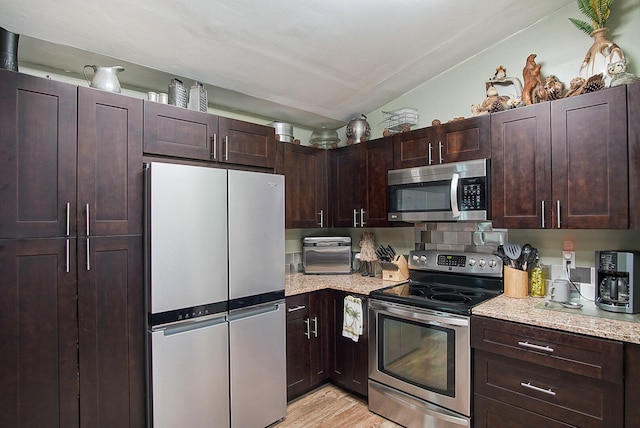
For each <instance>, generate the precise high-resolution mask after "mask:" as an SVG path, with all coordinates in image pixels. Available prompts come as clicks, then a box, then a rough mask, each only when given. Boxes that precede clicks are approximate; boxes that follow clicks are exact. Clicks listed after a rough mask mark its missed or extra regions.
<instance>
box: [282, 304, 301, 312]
mask: <svg viewBox="0 0 640 428" xmlns="http://www.w3.org/2000/svg"><path fill="white" fill-rule="evenodd" d="M304 308H306V306H305V305H298V306H296V307H295V308H287V312H295V311H301V310H303V309H304Z"/></svg>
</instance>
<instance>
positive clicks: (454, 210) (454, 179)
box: [451, 172, 460, 219]
mask: <svg viewBox="0 0 640 428" xmlns="http://www.w3.org/2000/svg"><path fill="white" fill-rule="evenodd" d="M459 179H460V174H458V173H457V172H454V173H453V174H452V176H451V214H452V215H453V217H454V218H456V219H457V218H458V217H460V210H459V209H458V180H459Z"/></svg>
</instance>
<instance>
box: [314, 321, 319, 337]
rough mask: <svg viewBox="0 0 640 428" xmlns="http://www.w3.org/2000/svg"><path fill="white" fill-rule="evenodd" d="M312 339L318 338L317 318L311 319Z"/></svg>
mask: <svg viewBox="0 0 640 428" xmlns="http://www.w3.org/2000/svg"><path fill="white" fill-rule="evenodd" d="M313 337H318V317H313Z"/></svg>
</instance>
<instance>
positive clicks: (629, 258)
mask: <svg viewBox="0 0 640 428" xmlns="http://www.w3.org/2000/svg"><path fill="white" fill-rule="evenodd" d="M596 268H597V269H598V274H597V281H598V282H597V283H596V284H597V287H596V304H597V305H598V307H599V308H600V309H603V310H605V311H611V312H622V313H627V314H635V313H638V312H640V252H639V251H596Z"/></svg>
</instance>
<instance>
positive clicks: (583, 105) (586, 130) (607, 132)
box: [551, 86, 629, 229]
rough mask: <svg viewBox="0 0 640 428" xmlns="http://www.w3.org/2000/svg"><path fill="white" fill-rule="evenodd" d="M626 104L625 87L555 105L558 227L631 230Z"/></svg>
mask: <svg viewBox="0 0 640 428" xmlns="http://www.w3.org/2000/svg"><path fill="white" fill-rule="evenodd" d="M626 104H627V103H626V87H625V86H619V87H615V88H610V89H606V90H603V91H598V92H594V93H591V94H585V95H580V96H577V97H570V98H565V99H562V100H556V101H554V102H552V103H551V141H552V154H551V163H552V174H553V175H552V196H553V204H554V206H553V227H554V228H571V229H594V228H597V229H625V228H627V227H628V225H629V212H628V210H629V204H628V202H629V201H628V194H629V193H628V192H629V177H628V156H627V146H628V143H627V108H626ZM558 214H559V216H558Z"/></svg>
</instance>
